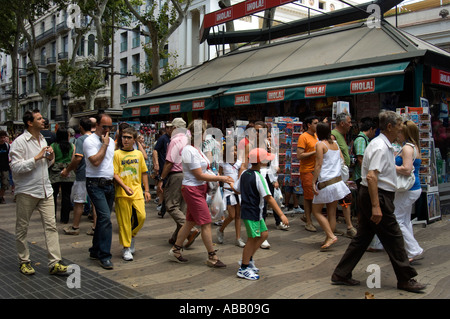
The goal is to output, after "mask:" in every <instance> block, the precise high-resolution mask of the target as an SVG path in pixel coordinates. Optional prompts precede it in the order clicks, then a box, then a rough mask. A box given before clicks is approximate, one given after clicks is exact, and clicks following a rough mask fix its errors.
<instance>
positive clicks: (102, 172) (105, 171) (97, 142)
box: [83, 133, 115, 179]
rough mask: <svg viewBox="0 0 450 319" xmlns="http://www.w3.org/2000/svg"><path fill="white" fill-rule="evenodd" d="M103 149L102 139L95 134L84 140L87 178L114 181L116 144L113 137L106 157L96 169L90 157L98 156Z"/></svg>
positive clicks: (110, 139)
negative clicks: (101, 178)
mask: <svg viewBox="0 0 450 319" xmlns="http://www.w3.org/2000/svg"><path fill="white" fill-rule="evenodd" d="M101 147H102V141H101V138H100V136H98V135H97V134H95V133H94V134H91V135H89V136H88V137H87V138H86V139H85V140H84V143H83V152H84V156H85V158H86V177H93V178H98V177H103V178H107V179H113V178H114V164H113V159H114V149H115V143H114V140H113V139H112V138H111V137H110V138H109V144H108V149H107V150H106V154H105V157H104V158H103V161H102V162H101V163H100V165H99V166H97V167H96V166H94V165H92V163H91V161H90V160H89V157H91V156H93V155H95V154H97V153H98V151H99V150H100V148H101Z"/></svg>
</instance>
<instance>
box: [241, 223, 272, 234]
mask: <svg viewBox="0 0 450 319" xmlns="http://www.w3.org/2000/svg"><path fill="white" fill-rule="evenodd" d="M242 221H243V222H244V225H245V229H246V230H247V237H248V238H256V237H261V234H262V233H263V232H265V231H267V226H266V223H265V222H264V219H261V220H257V221H256V220H249V219H243V220H242Z"/></svg>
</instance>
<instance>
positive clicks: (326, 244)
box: [320, 236, 338, 251]
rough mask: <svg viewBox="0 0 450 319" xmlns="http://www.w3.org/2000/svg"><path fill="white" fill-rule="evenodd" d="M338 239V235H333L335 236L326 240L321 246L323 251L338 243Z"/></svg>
mask: <svg viewBox="0 0 450 319" xmlns="http://www.w3.org/2000/svg"><path fill="white" fill-rule="evenodd" d="M337 240H338V239H337V237H336V236H335V237H333V238H328V239H327V240H326V241H325V243H324V244H323V245H322V246H321V247H320V250H321V251H325V250H327V249H328V248H330V246H331V245H333V244H334V243H336V242H337Z"/></svg>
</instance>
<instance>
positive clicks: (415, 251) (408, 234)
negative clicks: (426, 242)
mask: <svg viewBox="0 0 450 319" xmlns="http://www.w3.org/2000/svg"><path fill="white" fill-rule="evenodd" d="M421 193H422V189H417V190H414V191H407V192H396V193H395V199H394V205H395V211H394V214H395V218H396V219H397V223H398V225H399V226H400V230H401V231H402V235H403V240H404V242H405V250H406V254H407V255H408V258H414V257H417V256H419V255H420V254H421V253H423V249H422V247H420V246H419V243H418V242H417V240H416V238H415V237H414V232H413V225H412V222H411V213H412V206H413V204H414V203H415V202H416V200H417V199H418V198H419V197H420V194H421ZM369 248H372V249H383V245H382V244H381V241H380V240H379V239H378V237H377V236H376V235H375V236H374V238H373V240H372V242H371V243H370V246H369Z"/></svg>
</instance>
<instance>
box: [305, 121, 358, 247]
mask: <svg viewBox="0 0 450 319" xmlns="http://www.w3.org/2000/svg"><path fill="white" fill-rule="evenodd" d="M316 134H317V138H318V139H319V142H318V143H317V144H316V165H315V168H314V177H313V192H314V199H313V201H312V204H313V205H312V212H313V214H314V217H315V218H316V219H317V221H318V222H319V225H320V227H322V229H323V230H324V232H325V234H326V235H327V237H326V239H325V241H324V242H323V244H322V246H321V247H320V248H321V250H326V249H327V248H329V247H330V246H331V245H333V244H334V243H336V241H337V237H336V236H335V235H334V233H333V231H334V229H335V228H336V207H337V203H338V200H340V199H341V198H344V197H345V196H346V195H348V194H349V193H350V190H349V188H348V187H347V185H345V183H344V181H343V179H342V176H341V165H342V164H341V163H342V161H343V160H344V158H343V157H342V152H341V150H340V149H339V146H338V144H337V143H336V142H334V141H333V140H332V139H331V130H330V126H329V125H328V123H323V122H322V123H319V124H317V129H316ZM324 204H325V205H326V207H327V217H325V216H324V215H323V214H322V207H323V205H324Z"/></svg>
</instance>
